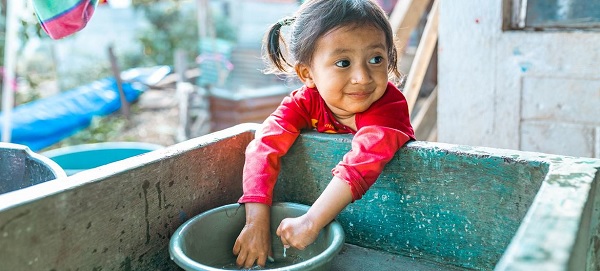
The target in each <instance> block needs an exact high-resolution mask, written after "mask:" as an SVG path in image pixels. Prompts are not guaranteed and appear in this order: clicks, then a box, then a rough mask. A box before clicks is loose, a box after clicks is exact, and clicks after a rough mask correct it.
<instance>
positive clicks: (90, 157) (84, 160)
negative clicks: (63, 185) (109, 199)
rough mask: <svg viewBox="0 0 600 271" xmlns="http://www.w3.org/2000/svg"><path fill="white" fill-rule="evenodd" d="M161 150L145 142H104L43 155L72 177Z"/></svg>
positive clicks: (70, 147) (67, 148) (66, 148)
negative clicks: (81, 172)
mask: <svg viewBox="0 0 600 271" xmlns="http://www.w3.org/2000/svg"><path fill="white" fill-rule="evenodd" d="M160 148H163V146H161V145H157V144H151V143H143V142H103V143H91V144H81V145H75V146H68V147H64V148H59V149H54V150H50V151H47V152H43V153H42V155H44V156H46V157H48V158H50V159H52V160H53V161H54V162H56V163H57V164H58V165H59V166H61V167H62V168H63V169H64V171H65V172H66V174H67V175H69V176H71V175H73V174H75V173H77V172H80V171H83V170H87V169H92V168H95V167H99V166H103V165H106V164H108V163H112V162H116V161H119V160H123V159H126V158H129V157H133V156H136V155H139V154H143V153H147V152H150V151H153V150H157V149H160Z"/></svg>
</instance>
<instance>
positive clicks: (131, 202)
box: [0, 124, 600, 271]
mask: <svg viewBox="0 0 600 271" xmlns="http://www.w3.org/2000/svg"><path fill="white" fill-rule="evenodd" d="M256 127H257V126H256V125H255V124H242V125H238V126H235V127H232V128H229V129H225V130H221V131H218V132H215V133H211V134H208V135H205V136H202V137H199V138H195V139H191V140H188V141H185V142H181V143H178V144H176V145H173V146H168V147H165V148H163V149H159V150H156V151H152V152H149V153H145V154H141V155H138V156H135V157H131V158H127V159H124V160H121V161H117V162H114V163H110V164H107V165H103V166H99V167H97V168H93V169H89V170H86V171H82V172H80V173H78V174H75V175H73V176H69V177H67V178H66V179H65V180H64V181H66V182H62V181H61V182H48V183H44V184H40V185H36V186H33V187H29V188H24V189H21V190H19V191H15V192H14V194H15V197H14V200H13V201H10V202H0V221H8V222H4V223H0V236H1V237H2V238H0V262H2V263H3V265H4V266H6V268H8V269H9V270H22V269H23V268H25V267H26V268H29V270H39V269H43V270H50V269H56V270H67V269H72V270H74V269H77V268H79V269H86V270H93V269H94V268H95V269H97V270H99V269H103V270H180V267H179V266H178V265H177V264H176V263H174V262H173V261H172V260H171V259H170V256H169V249H168V248H169V240H170V238H171V236H172V235H173V234H174V233H175V231H176V230H177V229H178V228H179V227H180V226H181V225H182V224H184V223H185V222H186V221H188V220H189V219H191V218H192V217H194V216H196V215H198V214H200V213H203V212H205V211H207V210H210V209H213V208H216V207H218V206H223V205H227V204H232V203H235V202H236V201H237V199H238V198H239V197H240V195H241V193H242V184H241V178H242V167H243V164H244V150H245V147H246V145H247V144H248V142H249V141H250V140H251V139H252V138H253V135H254V129H256ZM351 139H352V137H351V135H325V134H318V133H314V132H305V133H302V134H301V135H300V137H299V138H298V140H297V142H296V143H295V144H294V146H293V147H292V149H291V150H290V151H289V152H288V154H287V155H286V156H285V157H284V158H283V160H282V173H281V174H280V176H279V179H278V182H277V185H276V187H275V192H274V195H275V199H274V201H275V202H294V203H299V204H305V205H310V204H311V203H312V202H314V200H315V199H316V198H317V196H318V195H319V194H320V192H321V191H322V190H323V189H324V188H325V186H326V185H327V183H328V181H329V179H330V176H331V173H330V172H331V168H332V167H333V166H334V165H335V164H336V163H337V162H338V161H339V160H340V159H341V158H342V156H343V155H344V153H346V152H347V151H348V150H349V149H350V147H351V146H350V142H351ZM599 170H600V160H599V159H592V158H577V157H567V156H559V155H550V154H543V153H532V152H522V151H514V150H503V149H494V148H482V147H475V146H462V145H453V144H442V143H431V142H411V143H409V144H408V145H407V146H406V147H405V148H402V149H401V150H400V151H398V153H396V155H395V157H394V158H393V159H392V161H390V163H389V164H388V165H387V166H386V167H385V169H384V171H383V173H382V174H381V176H380V177H379V179H378V181H377V182H376V183H375V185H374V186H373V187H372V188H371V189H370V190H369V191H368V192H367V194H366V195H365V196H364V197H363V198H362V199H361V200H358V201H356V202H354V203H352V204H350V205H349V206H348V207H347V208H346V209H344V211H342V213H341V214H340V215H339V216H338V217H337V218H336V220H337V221H338V222H339V223H340V225H341V226H342V228H343V230H344V233H345V244H344V246H343V247H342V249H341V251H340V252H339V254H338V255H337V256H335V257H334V258H333V260H332V263H331V270H528V271H529V270H571V271H581V270H596V269H597V268H598V263H597V259H598V258H599V256H600V255H598V254H599V252H598V247H600V246H599V244H600V243H599V237H600V233H599V232H600V228H599V217H600V214H599V211H598V210H599V209H600V208H598V206H600V201H599V200H598V198H599V197H598V191H599V190H598V188H597V186H598V181H600V173H599ZM65 183H67V184H65ZM34 192H35V193H34ZM11 194H13V193H11ZM23 229H28V230H23ZM73 247H77V248H78V249H77V252H74V251H73V250H72V249H71V248H73Z"/></svg>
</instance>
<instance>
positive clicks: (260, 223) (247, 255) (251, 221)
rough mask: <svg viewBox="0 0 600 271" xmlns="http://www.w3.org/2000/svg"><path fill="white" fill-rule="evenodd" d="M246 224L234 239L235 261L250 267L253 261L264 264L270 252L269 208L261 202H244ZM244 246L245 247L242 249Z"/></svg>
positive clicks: (239, 264)
mask: <svg viewBox="0 0 600 271" xmlns="http://www.w3.org/2000/svg"><path fill="white" fill-rule="evenodd" d="M244 208H245V209H246V225H245V226H244V228H243V229H242V232H241V233H240V235H239V236H238V238H237V239H236V241H235V245H234V246H233V254H234V255H237V256H238V257H237V260H236V261H235V263H236V264H237V265H238V266H243V267H244V268H252V266H253V265H254V263H255V262H256V264H258V265H260V266H265V264H266V262H267V257H269V256H270V255H271V254H272V253H271V230H270V228H271V227H270V217H271V208H270V206H269V205H266V204H262V203H246V204H245V206H244ZM242 248H245V249H242Z"/></svg>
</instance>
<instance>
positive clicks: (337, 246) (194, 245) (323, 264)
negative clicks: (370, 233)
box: [169, 203, 344, 271]
mask: <svg viewBox="0 0 600 271" xmlns="http://www.w3.org/2000/svg"><path fill="white" fill-rule="evenodd" d="M308 208H309V206H306V205H302V204H296V203H275V204H273V206H272V207H271V234H272V237H271V240H272V248H273V254H274V257H273V258H274V260H275V261H274V262H273V263H269V262H268V263H267V265H266V266H265V268H264V269H267V270H292V271H293V270H303V271H304V270H329V269H330V265H331V260H332V259H333V258H334V257H335V256H336V255H337V254H338V253H339V251H340V250H341V249H342V246H343V244H344V231H343V229H342V227H341V225H340V224H339V223H338V222H337V221H333V222H332V223H330V224H329V225H327V226H326V227H325V228H324V229H323V230H322V231H321V233H320V234H319V237H317V240H316V241H315V243H313V244H311V245H310V246H308V247H307V248H306V249H304V250H296V249H292V248H289V249H287V250H286V251H285V257H284V251H283V247H282V245H281V241H280V239H279V238H278V237H277V235H275V232H276V229H277V227H278V226H279V223H280V222H281V220H283V219H284V218H286V217H298V216H300V215H302V214H304V213H306V211H308ZM245 217H246V212H245V209H244V207H243V205H240V204H230V205H225V206H221V207H218V208H215V209H212V210H209V211H207V212H204V213H201V214H199V215H197V216H195V217H194V218H192V219H190V220H188V221H187V222H185V223H184V224H182V225H181V226H180V227H179V228H178V229H177V231H175V233H174V234H173V236H172V237H171V242H170V245H169V252H170V254H171V259H173V261H175V263H176V264H177V265H179V266H180V267H181V268H183V269H185V270H188V271H191V270H193V271H197V270H206V271H212V270H239V269H238V268H237V267H236V265H235V256H234V255H233V254H232V249H233V244H234V243H235V239H236V238H237V236H238V235H239V233H240V231H241V230H242V228H243V227H244V223H245ZM257 268H258V267H257Z"/></svg>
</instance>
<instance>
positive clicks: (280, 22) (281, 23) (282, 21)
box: [277, 17, 296, 26]
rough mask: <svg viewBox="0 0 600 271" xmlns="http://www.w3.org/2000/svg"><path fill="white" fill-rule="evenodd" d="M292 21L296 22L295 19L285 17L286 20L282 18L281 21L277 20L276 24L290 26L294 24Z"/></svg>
mask: <svg viewBox="0 0 600 271" xmlns="http://www.w3.org/2000/svg"><path fill="white" fill-rule="evenodd" d="M294 20H296V18H294V17H287V18H283V19H281V20H279V22H277V24H278V25H280V26H286V25H291V24H292V23H293V22H294Z"/></svg>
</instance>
